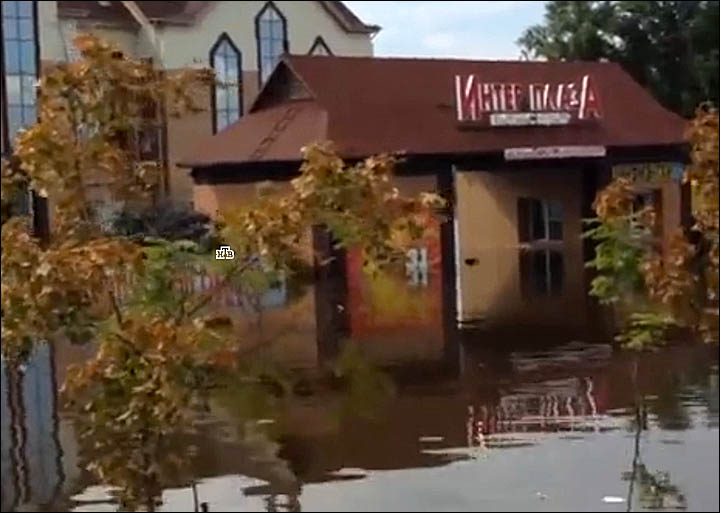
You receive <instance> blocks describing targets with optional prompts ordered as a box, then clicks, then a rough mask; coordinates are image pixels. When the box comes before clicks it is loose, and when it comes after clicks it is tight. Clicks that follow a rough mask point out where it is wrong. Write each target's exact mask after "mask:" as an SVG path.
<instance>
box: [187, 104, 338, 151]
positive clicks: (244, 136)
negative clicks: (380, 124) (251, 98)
mask: <svg viewBox="0 0 720 513" xmlns="http://www.w3.org/2000/svg"><path fill="white" fill-rule="evenodd" d="M252 120H253V122H252V123H240V122H238V123H235V124H234V125H232V126H230V127H228V128H226V129H225V130H223V131H222V132H220V133H218V134H217V135H215V136H214V137H212V138H208V139H206V140H203V141H201V142H200V144H198V145H197V148H196V149H197V152H196V153H197V154H201V153H202V155H204V156H205V159H209V161H210V162H211V163H212V164H231V163H234V162H235V155H237V154H238V153H240V154H242V155H247V156H248V158H251V159H252V160H253V161H255V162H265V161H294V160H297V159H298V152H299V151H300V150H299V149H300V148H301V147H302V146H303V145H305V144H306V142H307V139H308V138H309V139H311V140H323V139H325V138H326V137H327V116H326V114H325V112H324V111H323V110H322V109H320V108H318V106H317V104H316V103H315V102H313V101H303V100H299V101H298V100H295V101H292V102H288V103H285V104H282V105H277V106H274V107H270V108H268V109H264V110H262V111H259V112H256V113H254V114H252Z"/></svg>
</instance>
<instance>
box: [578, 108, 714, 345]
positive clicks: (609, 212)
mask: <svg viewBox="0 0 720 513" xmlns="http://www.w3.org/2000/svg"><path fill="white" fill-rule="evenodd" d="M687 136H688V141H689V143H690V146H691V154H690V156H691V162H690V164H689V166H688V167H687V169H686V171H685V176H684V177H683V180H684V181H685V182H686V183H688V182H689V184H690V186H691V190H692V215H693V219H694V224H693V226H692V227H690V228H689V229H688V228H680V229H678V230H677V232H676V233H674V234H673V236H672V240H671V244H670V248H669V251H667V252H664V251H663V250H662V249H661V248H659V247H658V245H657V244H656V242H655V240H654V236H653V234H654V233H655V225H656V223H657V222H659V219H658V215H657V212H655V210H654V209H653V207H652V206H646V207H644V208H642V209H641V210H639V211H635V210H634V208H633V203H634V198H635V189H634V177H621V178H616V179H615V180H613V181H612V182H611V183H610V184H609V185H608V186H607V187H606V188H605V189H604V190H602V191H600V193H599V194H598V196H597V198H596V200H595V203H594V208H595V212H596V214H597V218H596V219H594V220H592V222H591V227H590V229H589V230H588V232H587V234H586V236H587V237H590V238H591V239H593V240H594V241H595V242H596V243H597V245H596V250H595V258H594V259H593V260H592V261H591V262H590V263H589V266H590V267H592V268H594V269H595V270H596V272H597V275H596V276H595V278H594V279H593V281H592V288H591V291H590V293H591V294H592V295H594V296H596V297H598V298H600V300H601V302H603V303H606V304H611V305H614V307H615V310H616V313H618V314H619V320H620V324H621V333H620V334H619V335H618V339H619V340H620V341H621V342H623V343H624V345H625V346H626V347H629V348H633V349H646V348H649V347H650V348H651V347H654V346H657V345H659V344H662V343H664V342H666V341H667V340H668V339H669V338H672V337H673V336H682V337H687V336H688V334H690V335H691V336H693V335H695V336H699V337H700V338H702V339H704V340H709V341H717V339H718V112H717V110H715V109H712V108H709V107H702V108H700V109H698V111H697V113H696V116H695V118H694V119H693V120H691V122H690V123H689V126H688V130H687ZM658 178H659V177H658Z"/></svg>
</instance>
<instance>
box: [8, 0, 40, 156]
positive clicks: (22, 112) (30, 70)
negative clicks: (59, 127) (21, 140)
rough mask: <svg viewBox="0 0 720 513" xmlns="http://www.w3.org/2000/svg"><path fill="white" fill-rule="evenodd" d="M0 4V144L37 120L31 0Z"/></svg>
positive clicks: (35, 55) (35, 63)
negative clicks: (0, 139)
mask: <svg viewBox="0 0 720 513" xmlns="http://www.w3.org/2000/svg"><path fill="white" fill-rule="evenodd" d="M1 8H2V21H3V25H2V36H3V38H2V45H3V52H2V53H3V59H2V62H3V64H2V75H3V76H2V78H3V80H4V83H3V84H2V85H3V91H4V92H3V95H4V97H3V106H4V112H3V124H4V125H5V129H4V132H5V133H4V134H3V139H4V140H3V146H4V145H5V144H9V143H10V142H11V141H12V140H13V139H14V138H15V136H16V135H17V132H18V130H20V129H21V128H24V127H27V126H29V125H32V124H33V123H35V121H36V120H37V97H36V91H35V82H36V81H37V78H38V46H37V30H36V28H37V26H36V20H35V18H36V5H35V2H32V1H3V2H2V7H1Z"/></svg>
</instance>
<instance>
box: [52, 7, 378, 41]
mask: <svg viewBox="0 0 720 513" xmlns="http://www.w3.org/2000/svg"><path fill="white" fill-rule="evenodd" d="M136 3H137V5H138V7H140V9H141V10H142V11H143V13H144V14H145V16H147V18H148V19H149V20H151V21H162V22H164V23H174V24H192V23H194V22H195V21H196V19H197V17H198V16H199V15H200V14H201V13H202V12H203V11H205V10H206V9H207V8H209V7H210V5H211V4H212V3H213V2H200V1H190V2H175V1H145V2H136ZM320 3H321V4H322V6H323V7H324V8H325V9H326V10H327V11H328V13H330V15H331V16H332V17H333V18H334V19H335V20H336V21H337V22H338V24H339V25H340V26H341V27H342V28H343V29H345V31H347V32H351V33H363V34H372V33H375V32H377V31H379V30H380V27H378V26H377V25H366V24H365V23H363V22H362V21H361V20H360V19H359V18H358V17H357V16H356V15H355V13H353V12H352V11H351V10H350V9H348V7H347V6H346V5H345V4H343V3H342V2H320ZM57 4H58V14H59V16H60V17H63V18H79V19H86V20H89V21H95V22H102V23H111V24H119V25H128V24H129V25H134V24H135V20H134V19H133V17H132V16H131V15H130V13H129V12H128V11H127V9H126V8H125V7H124V6H123V5H122V2H119V1H111V2H107V4H108V5H101V3H100V2H97V1H95V2H85V1H66V2H58V3H57Z"/></svg>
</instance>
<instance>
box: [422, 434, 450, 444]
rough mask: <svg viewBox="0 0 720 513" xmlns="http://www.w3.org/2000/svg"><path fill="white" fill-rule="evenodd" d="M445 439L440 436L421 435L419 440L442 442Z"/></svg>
mask: <svg viewBox="0 0 720 513" xmlns="http://www.w3.org/2000/svg"><path fill="white" fill-rule="evenodd" d="M443 440H445V437H442V436H421V437H420V441H421V442H431V443H432V442H442V441H443Z"/></svg>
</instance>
